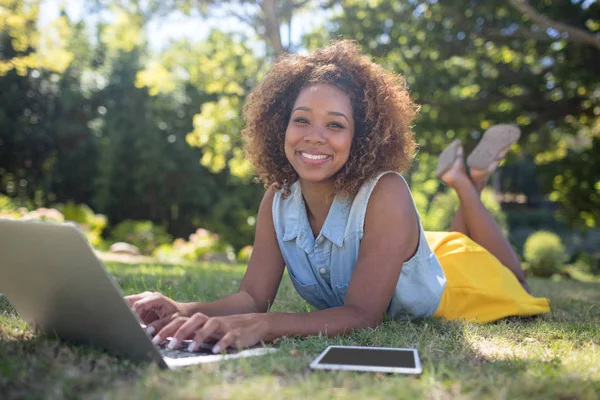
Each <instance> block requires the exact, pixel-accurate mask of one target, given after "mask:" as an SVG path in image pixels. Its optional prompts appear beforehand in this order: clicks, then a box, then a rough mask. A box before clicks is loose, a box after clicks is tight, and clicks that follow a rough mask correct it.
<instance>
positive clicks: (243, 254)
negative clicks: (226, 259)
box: [237, 246, 253, 264]
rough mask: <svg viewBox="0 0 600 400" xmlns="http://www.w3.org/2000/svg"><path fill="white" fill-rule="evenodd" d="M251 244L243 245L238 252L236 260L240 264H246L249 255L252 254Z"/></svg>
mask: <svg viewBox="0 0 600 400" xmlns="http://www.w3.org/2000/svg"><path fill="white" fill-rule="evenodd" d="M252 250H253V247H252V246H244V247H242V249H241V250H240V251H239V252H238V256H237V260H238V262H239V263H240V264H247V263H248V262H249V261H250V256H251V255H252Z"/></svg>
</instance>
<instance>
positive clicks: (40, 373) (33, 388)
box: [0, 264, 600, 400]
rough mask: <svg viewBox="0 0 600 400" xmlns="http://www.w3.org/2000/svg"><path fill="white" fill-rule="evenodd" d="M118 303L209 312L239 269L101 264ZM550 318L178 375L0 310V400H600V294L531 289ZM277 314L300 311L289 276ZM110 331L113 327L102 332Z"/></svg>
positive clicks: (461, 326) (588, 286) (385, 328)
mask: <svg viewBox="0 0 600 400" xmlns="http://www.w3.org/2000/svg"><path fill="white" fill-rule="evenodd" d="M109 269H110V270H111V272H112V273H113V274H114V275H115V276H116V277H117V280H118V282H119V283H120V284H121V286H122V287H123V288H124V290H125V291H126V293H128V294H129V293H136V292H140V291H143V290H145V289H150V290H160V291H162V292H163V293H165V294H167V295H170V296H173V297H174V298H175V299H177V300H192V299H199V300H212V299H215V298H217V297H219V296H222V295H225V294H228V293H231V292H233V291H235V290H236V289H237V287H238V285H239V282H240V279H241V278H242V276H243V273H244V268H243V267H227V266H215V265H200V266H185V267H180V266H164V265H125V264H109ZM529 282H530V286H531V289H532V291H533V293H535V294H536V295H539V296H546V297H549V298H550V299H551V301H552V313H551V314H549V315H546V316H543V317H541V318H535V319H528V320H503V321H500V322H497V323H494V324H488V325H474V324H469V323H455V322H443V321H439V320H436V319H427V320H423V321H416V322H397V321H388V322H386V323H384V324H383V325H381V326H380V327H378V328H377V329H373V330H362V331H357V332H355V333H353V334H352V335H351V336H348V337H340V338H333V339H327V338H322V337H309V338H304V339H299V338H285V339H281V340H279V341H277V342H276V343H275V344H274V346H275V347H277V348H278V349H279V351H278V352H276V353H274V354H272V355H267V356H264V357H253V358H248V359H243V360H233V361H227V362H221V363H216V364H208V365H203V366H194V367H189V368H184V369H180V370H176V371H164V370H159V369H158V368H157V367H156V366H155V365H145V364H134V363H131V362H128V361H126V360H121V359H118V358H115V357H113V356H109V355H107V354H104V353H102V352H100V351H98V350H94V349H89V348H84V347H77V346H71V345H66V344H64V343H61V342H59V341H56V340H54V339H49V338H44V337H40V336H38V335H36V334H34V333H32V332H30V331H28V329H27V326H26V324H25V323H24V322H23V320H21V319H20V318H19V317H18V316H17V315H16V313H15V312H14V311H13V310H12V308H11V306H10V304H8V302H7V301H6V300H5V299H3V298H2V299H0V399H17V398H19V399H20V398H61V399H62V398H94V399H97V398H106V399H131V398H140V399H144V400H148V399H163V398H169V399H170V398H184V399H191V398H207V399H223V398H235V399H261V400H267V399H282V398H286V399H293V398H310V399H329V398H336V399H356V398H381V399H391V398H410V399H412V398H435V399H438V398H448V397H452V398H454V397H457V398H474V399H479V398H493V399H513V398H536V399H537V398H541V399H546V398H560V399H571V398H577V399H597V398H598V396H599V394H600V283H597V282H576V281H560V282H555V281H551V280H542V279H531V280H530V281H529ZM273 310H274V311H299V312H302V311H305V310H306V304H305V303H304V302H303V301H302V300H301V299H300V298H299V297H298V295H297V294H296V293H295V292H294V289H293V287H292V285H291V283H290V282H289V279H288V278H287V276H286V277H285V279H284V282H283V284H282V287H281V289H280V291H279V294H278V297H277V301H276V302H275V305H274V308H273ZM106 322H107V323H110V321H106ZM330 344H349V345H369V346H397V347H416V348H418V349H419V352H420V355H421V359H422V362H423V374H422V375H420V376H418V377H411V376H396V375H384V374H371V373H352V372H313V371H311V370H309V369H308V364H309V363H310V361H311V360H312V359H313V358H314V357H315V356H316V355H318V354H319V353H320V352H321V351H322V350H323V349H324V348H325V347H326V346H327V345H330Z"/></svg>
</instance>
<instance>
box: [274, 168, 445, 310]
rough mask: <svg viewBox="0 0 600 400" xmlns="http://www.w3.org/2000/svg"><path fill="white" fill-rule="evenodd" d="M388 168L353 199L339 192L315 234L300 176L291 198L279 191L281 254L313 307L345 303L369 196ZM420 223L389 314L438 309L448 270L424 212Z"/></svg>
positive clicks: (277, 211) (277, 218)
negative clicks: (434, 246)
mask: <svg viewBox="0 0 600 400" xmlns="http://www.w3.org/2000/svg"><path fill="white" fill-rule="evenodd" d="M386 173H396V172H392V171H388V172H384V173H381V174H380V175H378V176H377V177H375V178H373V179H370V180H369V181H367V182H365V184H364V185H363V186H362V187H361V188H360V190H359V191H358V194H357V195H356V196H355V197H354V199H347V198H340V197H338V196H336V197H335V199H334V201H333V203H332V205H331V208H330V210H329V214H328V215H327V218H326V220H325V223H324V224H323V227H322V229H321V232H320V233H319V235H318V236H317V237H316V238H315V237H314V235H313V233H312V230H311V227H310V223H309V221H308V216H307V214H306V207H305V204H304V197H303V196H302V190H301V188H300V184H299V182H296V183H295V184H294V185H292V187H291V194H290V196H289V197H288V198H287V199H286V200H282V199H281V192H277V193H276V194H275V197H274V199H273V222H274V225H275V232H276V235H277V242H278V244H279V248H280V249H281V254H282V255H283V259H284V260H285V264H286V267H287V269H288V273H289V275H290V278H291V280H292V283H293V284H294V287H295V288H296V290H297V291H298V294H300V296H301V297H302V298H304V299H305V300H306V301H307V302H308V303H310V304H312V305H313V306H314V307H316V308H318V309H325V308H330V307H338V306H342V305H344V300H345V298H346V293H347V291H348V284H349V283H350V279H351V278H352V272H353V271H354V267H355V265H356V260H357V259H358V252H359V249H360V242H361V240H362V238H363V227H364V222H365V214H366V211H367V204H368V202H369V197H370V196H371V193H372V192H373V189H374V188H375V185H376V184H377V181H378V180H379V178H381V177H382V176H383V175H385V174H386ZM396 174H397V175H399V176H400V177H402V175H400V174H398V173H396ZM403 179H404V178H403ZM413 206H414V200H413ZM417 216H418V213H417ZM418 223H419V245H418V248H417V251H416V253H415V254H414V256H413V257H412V258H411V259H410V260H408V261H407V262H405V263H404V264H403V267H402V271H401V273H400V277H399V278H398V283H397V284H396V289H395V290H394V294H393V296H392V298H391V301H390V304H389V307H388V309H387V316H388V317H390V318H396V319H416V318H424V317H429V316H431V315H433V314H434V313H435V311H436V309H437V307H438V305H439V303H440V299H441V296H442V292H443V291H444V287H445V285H446V277H445V275H444V271H443V270H442V267H441V265H440V263H439V261H438V259H437V258H436V256H435V254H434V253H433V251H432V250H431V248H430V247H429V244H427V240H426V239H425V235H424V231H423V226H422V225H421V220H420V217H419V221H418Z"/></svg>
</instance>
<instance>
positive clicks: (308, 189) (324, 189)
mask: <svg viewBox="0 0 600 400" xmlns="http://www.w3.org/2000/svg"><path fill="white" fill-rule="evenodd" d="M300 187H301V188H302V195H303V197H304V202H305V203H306V215H307V216H308V220H309V222H311V225H313V223H315V224H316V225H318V226H322V225H323V223H324V222H325V219H326V218H327V214H328V213H329V209H330V208H331V203H333V198H334V193H333V183H330V182H325V183H314V182H305V181H303V180H302V179H300Z"/></svg>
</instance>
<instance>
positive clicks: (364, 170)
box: [242, 40, 418, 198]
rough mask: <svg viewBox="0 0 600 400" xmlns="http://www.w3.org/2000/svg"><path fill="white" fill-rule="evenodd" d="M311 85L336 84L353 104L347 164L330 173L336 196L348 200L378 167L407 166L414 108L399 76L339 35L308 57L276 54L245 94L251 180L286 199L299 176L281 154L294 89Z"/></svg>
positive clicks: (411, 147) (295, 93) (397, 168)
mask: <svg viewBox="0 0 600 400" xmlns="http://www.w3.org/2000/svg"><path fill="white" fill-rule="evenodd" d="M316 84H329V85H332V86H335V87H337V88H339V89H340V90H342V91H343V92H344V93H346V94H347V95H348V96H349V98H350V101H351V104H352V112H353V117H354V121H355V131H354V139H353V142H352V147H351V149H350V156H349V158H348V161H347V162H346V164H345V165H344V167H342V168H341V169H340V171H338V172H337V173H336V175H335V176H334V191H335V193H336V194H339V195H342V196H350V197H353V196H354V195H356V193H357V192H358V189H359V188H360V187H361V185H362V184H363V183H364V182H365V181H366V180H367V179H369V178H372V177H374V176H375V175H377V174H378V173H379V172H383V171H390V170H393V171H402V170H404V169H406V168H407V167H408V166H409V165H410V163H411V161H412V158H413V156H414V153H415V149H416V144H415V141H414V133H413V132H412V130H411V123H412V121H413V119H414V118H415V116H416V113H417V109H418V107H417V106H416V105H415V104H414V103H413V102H412V100H411V98H410V96H409V93H408V90H407V88H406V82H405V80H404V79H403V78H402V77H401V76H399V75H396V74H393V73H391V72H388V71H386V70H385V69H383V68H382V67H381V66H379V65H377V64H375V63H374V62H372V61H371V60H370V59H369V58H367V57H366V56H365V55H363V54H361V51H360V48H359V46H358V44H357V43H356V42H354V41H349V40H343V41H338V42H335V43H333V44H331V45H330V46H327V47H325V48H322V49H319V50H317V51H315V52H313V53H311V54H309V55H307V56H303V55H298V54H286V55H284V56H282V57H280V58H279V59H278V60H277V61H276V62H275V63H274V64H273V66H272V67H271V68H270V69H269V71H268V72H267V74H266V76H265V78H264V80H263V81H262V82H261V83H260V84H258V85H257V86H256V88H254V90H253V91H252V93H250V94H249V95H248V98H247V100H246V104H245V106H244V111H243V115H244V118H245V120H246V127H245V129H244V130H243V131H242V135H243V137H244V139H245V142H246V146H245V151H246V155H247V157H248V158H249V160H250V161H251V162H252V163H253V164H254V167H255V169H256V172H257V174H258V178H257V179H256V181H258V182H260V181H262V182H263V183H264V185H265V187H269V186H273V188H274V189H275V190H282V195H283V198H286V197H287V196H289V194H290V187H291V185H292V184H293V183H294V182H296V181H297V180H298V174H297V173H296V171H295V170H294V169H293V168H292V166H291V164H290V163H289V161H288V160H287V158H286V156H285V151H284V139H285V132H286V128H287V125H288V122H289V119H290V115H291V112H292V107H293V105H294V102H295V101H296V98H297V97H298V95H299V94H300V91H301V90H302V89H304V88H306V87H309V86H312V85H316Z"/></svg>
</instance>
